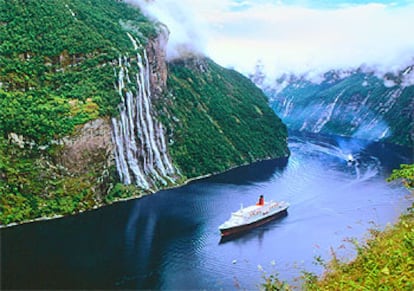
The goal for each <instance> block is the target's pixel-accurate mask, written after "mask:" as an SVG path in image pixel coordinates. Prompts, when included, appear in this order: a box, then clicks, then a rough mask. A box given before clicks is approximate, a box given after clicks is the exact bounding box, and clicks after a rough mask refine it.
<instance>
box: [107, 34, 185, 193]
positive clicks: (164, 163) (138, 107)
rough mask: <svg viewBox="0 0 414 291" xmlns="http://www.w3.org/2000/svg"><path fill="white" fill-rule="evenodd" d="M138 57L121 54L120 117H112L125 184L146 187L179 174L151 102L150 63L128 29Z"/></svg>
mask: <svg viewBox="0 0 414 291" xmlns="http://www.w3.org/2000/svg"><path fill="white" fill-rule="evenodd" d="M128 36H129V38H130V39H131V42H132V44H133V46H134V49H135V51H136V59H133V58H131V59H130V58H128V57H119V59H118V72H117V78H118V82H117V88H116V89H117V91H118V94H119V95H120V97H121V103H120V104H119V105H118V110H119V118H112V127H113V133H112V138H113V141H114V144H115V145H116V147H115V161H116V168H117V171H118V174H119V177H120V180H121V181H122V182H123V183H124V184H135V185H137V186H138V187H141V188H143V189H151V188H156V187H157V184H159V183H162V184H163V185H167V180H169V181H170V182H172V183H173V182H174V181H175V179H174V177H175V176H176V175H177V174H178V172H177V171H176V170H175V168H174V166H173V164H172V162H171V160H170V158H169V156H168V151H167V145H166V142H165V137H164V129H163V126H162V124H161V123H160V122H159V121H158V120H157V119H156V118H155V117H154V110H153V108H152V103H151V97H152V96H151V87H150V68H149V67H150V64H149V61H148V57H147V53H146V51H145V49H144V48H142V46H141V45H140V44H139V41H138V40H136V39H135V38H134V37H133V36H131V35H130V34H129V33H128Z"/></svg>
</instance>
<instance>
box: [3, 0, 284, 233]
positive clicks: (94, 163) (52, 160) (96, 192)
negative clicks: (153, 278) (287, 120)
mask: <svg viewBox="0 0 414 291" xmlns="http://www.w3.org/2000/svg"><path fill="white" fill-rule="evenodd" d="M28 19H30V21H28ZM98 19H99V21H97V20H98ZM0 24H1V25H0V39H1V42H0V108H2V110H0V131H1V134H0V190H1V191H0V200H1V203H0V210H1V211H0V225H4V224H8V223H10V222H21V221H27V220H30V219H33V218H38V217H44V216H54V215H64V214H73V213H76V212H80V211H84V210H87V209H91V208H93V207H97V206H100V205H103V204H108V203H111V202H113V201H114V200H118V199H126V198H130V197H137V196H140V195H143V194H145V193H150V192H154V191H156V190H158V189H161V188H165V187H169V186H172V185H178V184H180V183H183V182H184V181H185V180H187V178H191V177H197V176H201V175H207V174H211V173H217V172H222V171H225V170H227V169H229V168H231V167H235V166H238V165H241V164H246V163H249V162H252V161H257V160H261V159H270V158H276V157H282V156H283V157H286V156H287V155H288V154H289V151H288V149H287V141H286V139H287V133H286V127H285V126H284V125H283V124H282V123H281V121H280V119H278V118H277V117H276V116H275V114H274V113H273V111H272V110H271V109H270V108H269V107H268V105H267V99H266V97H265V96H264V95H263V93H262V92H261V91H260V90H259V89H258V88H257V87H255V86H254V85H253V84H252V83H251V82H250V81H249V80H248V79H247V78H245V77H243V76H241V75H240V74H238V73H236V72H234V71H231V70H226V69H224V68H221V67H220V66H218V65H217V64H215V63H214V62H212V61H211V60H208V59H205V58H199V59H189V60H181V61H179V62H177V63H171V64H167V62H166V60H165V54H166V51H165V47H166V42H167V40H168V31H167V29H166V27H164V26H162V25H160V24H154V23H151V22H150V21H149V20H148V19H146V18H145V17H144V16H143V15H142V14H141V13H140V11H139V10H138V9H137V8H134V7H132V6H129V5H127V4H126V3H124V2H123V1H120V2H118V1H113V0H101V1H96V2H93V3H92V2H90V1H83V0H67V1H64V2H63V1H60V0H50V1H28V2H27V1H23V0H16V1H4V0H0ZM45 24H47V28H46V27H45ZM200 65H201V66H200Z"/></svg>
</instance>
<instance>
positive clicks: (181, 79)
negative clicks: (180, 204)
mask: <svg viewBox="0 0 414 291" xmlns="http://www.w3.org/2000/svg"><path fill="white" fill-rule="evenodd" d="M169 71H170V75H169V79H168V86H169V88H170V90H171V95H170V96H169V97H167V99H166V100H167V102H168V99H170V101H171V102H172V103H171V105H172V106H167V108H168V114H169V115H171V116H174V118H173V120H174V122H172V123H170V124H169V125H168V128H169V131H170V132H171V133H173V136H174V144H172V145H171V146H170V149H171V155H172V157H173V159H174V160H175V161H176V162H177V164H178V165H179V167H180V168H181V170H182V172H183V174H185V175H186V176H188V177H194V176H200V175H204V174H207V173H215V172H220V171H223V170H225V169H228V168H229V167H234V166H236V165H240V164H244V163H248V162H252V161H256V160H260V159H268V158H274V157H281V156H287V155H288V149H287V142H286V139H287V131H286V126H285V125H284V124H283V123H282V122H281V120H280V119H279V118H278V117H277V116H276V115H275V114H274V113H273V111H272V110H271V109H270V108H269V106H268V101H267V98H266V97H265V96H264V95H263V93H262V92H261V91H260V90H259V89H258V88H257V87H256V86H254V85H253V83H251V82H250V81H249V80H248V79H247V78H245V77H243V76H242V75H241V74H239V73H237V72H235V71H233V70H228V69H224V68H222V67H220V66H218V65H217V64H215V63H214V62H212V61H211V60H208V59H201V60H200V59H199V60H187V61H186V62H182V61H181V62H175V63H172V64H170V66H169Z"/></svg>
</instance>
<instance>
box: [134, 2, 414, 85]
mask: <svg viewBox="0 0 414 291" xmlns="http://www.w3.org/2000/svg"><path fill="white" fill-rule="evenodd" d="M127 1H128V2H133V3H135V4H138V5H140V7H141V8H142V9H143V10H144V11H145V12H146V13H147V15H148V16H150V17H152V18H154V19H157V20H159V21H161V22H163V23H165V24H166V25H167V26H168V28H169V30H170V40H169V45H168V51H167V55H168V57H169V58H170V59H174V58H177V57H180V56H182V55H183V54H185V53H188V52H198V53H201V54H204V55H207V56H209V57H210V58H212V59H213V60H214V61H216V62H217V63H219V64H221V65H223V66H225V67H231V68H235V69H236V70H238V71H240V72H242V73H244V74H248V73H250V72H252V71H253V70H254V67H255V65H256V64H257V62H258V61H259V60H260V61H261V63H262V64H263V67H264V70H265V72H266V74H267V75H268V77H269V78H271V79H274V78H277V77H279V76H281V75H282V74H285V73H287V74H290V73H291V74H308V75H309V76H317V75H318V74H321V73H323V72H326V71H328V70H331V69H345V70H346V69H354V68H358V67H360V66H363V67H364V68H369V69H372V70H376V71H377V72H379V73H385V72H388V71H390V72H396V71H398V70H401V69H403V68H404V67H406V66H407V65H410V64H414V37H413V36H412V28H413V27H414V0H410V1H408V0H401V1H383V0H372V1H370V0H363V1H353V0H348V1H343V0H336V1H335V0H334V1H328V0H292V1H281V0H256V1H250V0H209V1H205V0H181V1H174V0H155V1H145V0H127Z"/></svg>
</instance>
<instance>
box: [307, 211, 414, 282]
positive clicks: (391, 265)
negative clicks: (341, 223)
mask: <svg viewBox="0 0 414 291" xmlns="http://www.w3.org/2000/svg"><path fill="white" fill-rule="evenodd" d="M355 247H356V249H357V251H358V255H357V257H356V259H355V260H354V261H352V262H350V263H343V262H340V261H338V260H336V259H334V260H332V261H331V262H330V264H329V265H328V270H329V271H328V272H327V273H326V274H325V275H324V276H323V277H322V278H321V279H320V280H318V281H315V280H310V281H308V283H307V284H305V286H304V287H305V288H304V289H306V290H413V289H414V211H413V208H411V210H409V212H408V213H407V214H405V215H403V216H401V217H400V220H399V222H398V223H397V224H396V225H394V226H392V227H388V228H387V229H386V230H385V231H375V230H373V231H371V238H370V239H369V240H368V241H367V243H366V245H363V246H360V245H358V244H357V243H355Z"/></svg>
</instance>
